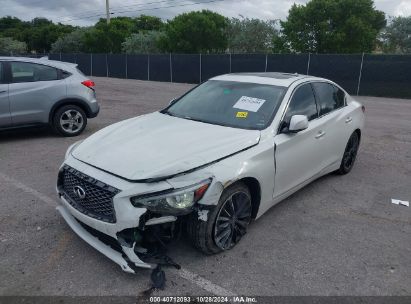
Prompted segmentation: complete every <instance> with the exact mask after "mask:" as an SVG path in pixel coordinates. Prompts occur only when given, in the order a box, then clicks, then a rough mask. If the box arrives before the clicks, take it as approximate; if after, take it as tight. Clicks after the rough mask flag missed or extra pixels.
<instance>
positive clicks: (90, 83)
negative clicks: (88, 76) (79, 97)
mask: <svg viewBox="0 0 411 304" xmlns="http://www.w3.org/2000/svg"><path fill="white" fill-rule="evenodd" d="M81 84H82V85H84V86H86V87H88V88H89V89H92V90H94V86H95V85H96V84H95V83H94V81H93V80H84V81H83V82H82V83H81Z"/></svg>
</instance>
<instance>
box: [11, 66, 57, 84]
mask: <svg viewBox="0 0 411 304" xmlns="http://www.w3.org/2000/svg"><path fill="white" fill-rule="evenodd" d="M11 77H12V79H11V81H12V82H14V83H16V82H33V81H50V80H57V79H58V72H57V69H55V68H53V67H49V66H45V65H41V64H35V63H29V62H11Z"/></svg>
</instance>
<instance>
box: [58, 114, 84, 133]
mask: <svg viewBox="0 0 411 304" xmlns="http://www.w3.org/2000/svg"><path fill="white" fill-rule="evenodd" d="M83 124H84V118H83V116H82V115H81V113H80V112H79V111H77V110H74V109H72V110H67V111H65V112H63V114H62V115H61V117H60V126H61V128H62V129H63V130H64V131H65V132H67V133H76V132H78V131H79V130H81V128H82V127H83Z"/></svg>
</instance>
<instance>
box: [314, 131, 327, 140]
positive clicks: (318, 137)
mask: <svg viewBox="0 0 411 304" xmlns="http://www.w3.org/2000/svg"><path fill="white" fill-rule="evenodd" d="M324 135H325V132H324V131H320V132H318V134H317V135H316V136H315V138H316V139H320V138H321V137H323V136H324Z"/></svg>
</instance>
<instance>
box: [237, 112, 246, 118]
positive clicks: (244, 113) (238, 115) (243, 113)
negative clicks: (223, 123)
mask: <svg viewBox="0 0 411 304" xmlns="http://www.w3.org/2000/svg"><path fill="white" fill-rule="evenodd" d="M247 116H248V112H237V118H247Z"/></svg>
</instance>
